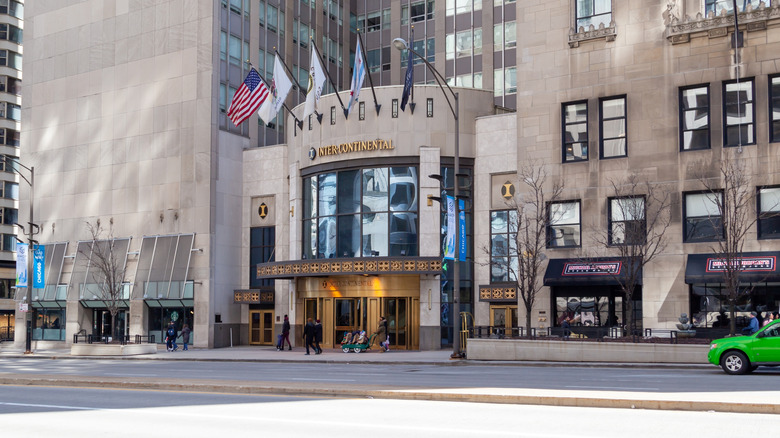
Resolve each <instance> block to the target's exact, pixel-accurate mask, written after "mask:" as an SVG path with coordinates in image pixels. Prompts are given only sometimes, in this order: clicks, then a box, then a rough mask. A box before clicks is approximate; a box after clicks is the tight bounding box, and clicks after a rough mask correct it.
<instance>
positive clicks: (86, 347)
mask: <svg viewBox="0 0 780 438" xmlns="http://www.w3.org/2000/svg"><path fill="white" fill-rule="evenodd" d="M70 354H71V356H136V355H139V354H157V344H127V345H121V344H82V343H79V344H72V345H71V347H70Z"/></svg>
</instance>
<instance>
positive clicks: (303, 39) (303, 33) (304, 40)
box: [298, 23, 309, 49]
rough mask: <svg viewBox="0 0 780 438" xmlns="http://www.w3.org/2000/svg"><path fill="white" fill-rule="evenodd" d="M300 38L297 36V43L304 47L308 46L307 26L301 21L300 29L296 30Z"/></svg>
mask: <svg viewBox="0 0 780 438" xmlns="http://www.w3.org/2000/svg"><path fill="white" fill-rule="evenodd" d="M298 33H299V35H300V38H299V44H300V45H301V47H303V48H304V49H305V48H307V47H309V26H307V25H305V24H303V23H301V27H300V30H299V31H298Z"/></svg>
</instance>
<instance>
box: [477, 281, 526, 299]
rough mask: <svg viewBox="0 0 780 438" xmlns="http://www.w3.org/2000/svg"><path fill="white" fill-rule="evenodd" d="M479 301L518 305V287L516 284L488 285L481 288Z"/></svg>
mask: <svg viewBox="0 0 780 438" xmlns="http://www.w3.org/2000/svg"><path fill="white" fill-rule="evenodd" d="M479 300H480V301H488V302H491V303H496V302H512V303H517V285H515V284H488V285H480V286H479Z"/></svg>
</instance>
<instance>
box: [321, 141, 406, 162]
mask: <svg viewBox="0 0 780 438" xmlns="http://www.w3.org/2000/svg"><path fill="white" fill-rule="evenodd" d="M386 149H395V148H394V147H393V141H392V140H379V139H377V140H360V141H353V142H350V143H341V144H332V145H328V146H321V147H319V148H311V149H310V150H309V158H310V159H312V160H313V159H315V158H317V156H320V157H326V156H331V155H342V154H349V153H353V152H369V151H381V150H386Z"/></svg>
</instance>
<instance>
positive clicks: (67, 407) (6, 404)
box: [0, 402, 105, 411]
mask: <svg viewBox="0 0 780 438" xmlns="http://www.w3.org/2000/svg"><path fill="white" fill-rule="evenodd" d="M0 405H2V406H20V407H25V408H48V409H66V410H73V409H77V410H81V411H102V410H105V408H87V407H83V406H61V405H41V404H34V403H8V402H0Z"/></svg>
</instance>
